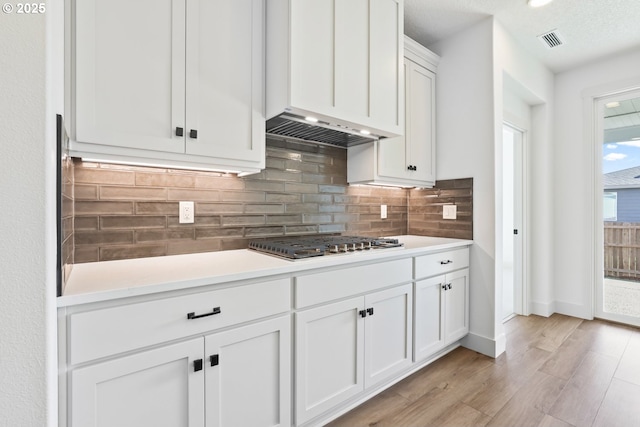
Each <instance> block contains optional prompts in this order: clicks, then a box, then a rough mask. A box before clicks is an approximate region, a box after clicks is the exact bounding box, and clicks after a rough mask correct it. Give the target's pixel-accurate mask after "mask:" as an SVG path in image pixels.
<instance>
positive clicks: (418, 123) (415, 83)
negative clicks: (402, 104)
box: [405, 59, 436, 185]
mask: <svg viewBox="0 0 640 427" xmlns="http://www.w3.org/2000/svg"><path fill="white" fill-rule="evenodd" d="M406 61H407V63H408V64H409V67H408V68H407V79H408V81H409V84H408V88H407V92H406V97H407V98H406V107H407V110H406V111H407V120H406V138H407V160H406V162H407V165H412V166H415V170H412V171H409V179H412V180H417V181H420V182H427V183H430V184H431V185H433V184H434V183H435V175H436V172H435V168H436V159H435V114H434V111H435V96H434V95H435V84H436V83H435V81H436V80H435V77H436V76H435V74H434V73H432V72H431V71H429V70H427V69H426V68H424V67H421V66H420V65H418V64H416V63H414V62H412V61H411V60H408V59H407V60H406ZM405 169H406V168H405Z"/></svg>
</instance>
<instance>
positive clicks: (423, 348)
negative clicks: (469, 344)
mask: <svg viewBox="0 0 640 427" xmlns="http://www.w3.org/2000/svg"><path fill="white" fill-rule="evenodd" d="M444 283H445V277H444V276H437V277H432V278H429V279H426V280H420V281H419V282H416V284H415V317H414V319H415V323H414V324H415V342H414V346H415V361H416V362H418V361H420V360H423V359H425V358H427V357H429V356H431V355H432V354H434V353H435V352H437V351H438V350H440V349H441V348H443V347H444V345H445V344H444V324H443V313H444V311H443V310H444V298H443V297H444V291H443V289H442V286H443V285H444Z"/></svg>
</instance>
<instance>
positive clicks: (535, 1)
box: [529, 0, 553, 7]
mask: <svg viewBox="0 0 640 427" xmlns="http://www.w3.org/2000/svg"><path fill="white" fill-rule="evenodd" d="M552 1H553V0H529V6H531V7H541V6H544V5H547V4H549V3H551V2H552Z"/></svg>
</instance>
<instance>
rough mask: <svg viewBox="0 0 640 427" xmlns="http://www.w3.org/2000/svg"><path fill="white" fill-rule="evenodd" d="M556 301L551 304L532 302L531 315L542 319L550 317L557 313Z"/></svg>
mask: <svg viewBox="0 0 640 427" xmlns="http://www.w3.org/2000/svg"><path fill="white" fill-rule="evenodd" d="M555 305H556V304H555V301H551V302H538V301H531V314H535V315H538V316H542V317H549V316H551V315H552V314H553V313H555V312H556V306H555Z"/></svg>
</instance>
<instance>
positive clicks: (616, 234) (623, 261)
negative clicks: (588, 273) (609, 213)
mask: <svg viewBox="0 0 640 427" xmlns="http://www.w3.org/2000/svg"><path fill="white" fill-rule="evenodd" d="M604 276H605V277H612V278H617V279H623V280H633V281H640V223H638V222H608V221H605V223H604Z"/></svg>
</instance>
